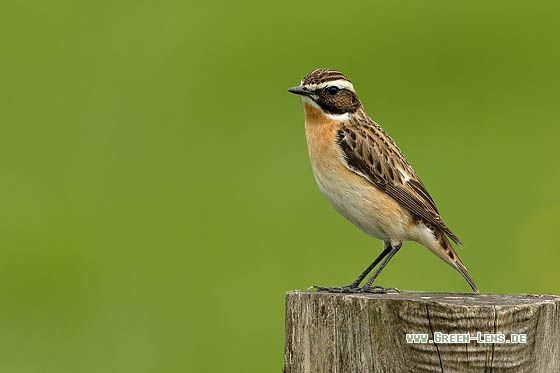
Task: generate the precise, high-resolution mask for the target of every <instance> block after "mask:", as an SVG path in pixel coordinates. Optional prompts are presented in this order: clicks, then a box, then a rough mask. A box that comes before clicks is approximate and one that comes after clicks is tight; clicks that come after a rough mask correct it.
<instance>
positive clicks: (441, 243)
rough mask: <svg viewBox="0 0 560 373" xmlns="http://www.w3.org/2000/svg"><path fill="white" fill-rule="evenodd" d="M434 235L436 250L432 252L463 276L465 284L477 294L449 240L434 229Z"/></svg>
mask: <svg viewBox="0 0 560 373" xmlns="http://www.w3.org/2000/svg"><path fill="white" fill-rule="evenodd" d="M434 235H435V237H436V240H437V243H438V248H437V249H436V250H433V249H432V251H434V252H435V253H436V254H437V255H438V256H439V257H440V258H441V259H443V260H444V261H445V262H446V263H448V264H450V265H451V266H452V267H453V268H455V269H456V270H457V271H458V272H459V273H460V274H461V275H463V277H464V278H465V280H467V282H468V283H469V285H470V286H471V288H472V289H473V291H474V292H475V293H478V287H477V286H476V284H475V283H474V280H473V278H472V277H471V275H470V273H469V271H468V270H467V267H465V265H464V264H463V262H462V261H461V258H459V255H457V252H456V251H455V249H454V248H453V246H451V243H450V242H449V239H448V238H447V236H446V234H445V233H444V232H441V231H439V230H437V229H436V230H435V232H434ZM454 241H455V240H454Z"/></svg>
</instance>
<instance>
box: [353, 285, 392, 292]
mask: <svg viewBox="0 0 560 373" xmlns="http://www.w3.org/2000/svg"><path fill="white" fill-rule="evenodd" d="M360 289H361V290H362V293H373V294H388V293H400V292H401V291H400V290H399V289H397V288H389V287H387V288H384V287H382V286H377V285H375V286H370V285H364V286H362V287H361V288H360Z"/></svg>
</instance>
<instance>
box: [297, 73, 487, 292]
mask: <svg viewBox="0 0 560 373" xmlns="http://www.w3.org/2000/svg"><path fill="white" fill-rule="evenodd" d="M288 91H289V92H291V93H294V94H297V95H300V96H301V99H302V102H303V107H304V110H305V134H306V137H307V147H308V150H309V158H310V160H311V167H312V169H313V173H314V175H315V180H316V181H317V185H318V186H319V189H320V190H321V192H322V193H323V195H324V196H325V197H326V198H327V200H328V201H329V202H330V204H331V205H332V206H333V207H334V208H335V209H336V210H337V211H338V212H339V213H340V214H342V216H344V217H345V218H346V219H348V220H349V221H350V222H352V223H353V224H354V225H355V226H357V227H358V228H359V229H361V230H362V231H364V232H365V233H367V234H369V235H371V236H374V237H377V238H379V239H381V240H383V251H382V252H381V254H380V255H379V256H378V257H377V258H376V259H375V260H374V261H373V262H372V263H371V264H370V265H369V266H368V267H367V268H366V269H365V271H364V272H363V273H362V274H361V275H360V276H358V278H357V279H356V280H355V281H354V282H352V283H351V284H350V285H347V286H342V287H332V288H324V287H316V288H318V289H320V290H329V291H335V292H371V291H379V290H380V291H384V290H385V289H383V288H381V287H379V286H372V284H373V281H374V280H375V279H376V277H377V276H378V275H379V273H381V271H382V270H383V268H384V267H385V266H386V265H387V263H388V262H389V261H390V260H391V258H392V257H393V256H394V255H395V254H396V253H397V251H399V249H400V248H401V245H402V243H403V241H416V242H419V243H421V244H422V245H424V246H426V247H427V248H428V249H430V250H431V251H432V252H433V253H434V254H436V255H437V256H439V257H440V258H441V259H443V260H444V261H445V262H446V263H448V264H449V265H451V266H452V267H453V268H455V269H456V270H457V271H459V272H460V273H461V275H463V277H464V278H465V280H467V282H468V283H469V285H470V286H471V288H472V289H473V291H475V292H478V289H477V287H476V285H475V283H474V281H473V279H472V277H471V275H470V274H469V272H468V271H467V268H466V267H465V266H464V265H463V263H462V262H461V259H460V258H459V256H458V255H457V253H456V252H455V250H454V249H453V246H452V245H451V243H450V242H449V239H451V240H452V241H453V242H455V243H456V244H457V245H460V246H462V243H461V241H460V240H459V238H457V236H456V235H455V234H454V233H453V232H452V231H451V230H450V229H449V228H448V227H447V225H446V224H445V223H444V222H443V220H442V219H441V217H440V215H439V212H438V209H437V207H436V204H435V203H434V200H433V199H432V197H431V196H430V194H429V193H428V191H427V190H426V187H425V186H424V184H423V183H422V181H421V180H420V178H419V177H418V176H416V173H415V172H414V170H413V169H412V167H411V166H410V164H409V163H408V161H407V160H406V158H405V157H404V155H403V154H402V153H401V151H400V149H399V148H398V146H397V145H396V144H395V142H394V141H393V139H392V138H391V137H390V136H389V135H388V134H387V132H385V130H383V128H381V126H379V125H378V124H377V123H376V122H375V121H373V120H372V119H371V118H370V117H369V116H368V115H367V114H366V113H365V111H364V108H363V106H362V103H361V102H360V100H359V98H358V96H357V95H356V91H355V90H354V86H353V85H352V83H351V82H350V80H348V78H347V77H346V76H344V75H343V74H342V73H341V72H339V71H335V70H329V69H317V70H314V71H312V72H310V73H309V74H307V75H306V76H305V77H304V78H303V79H302V80H301V84H300V85H299V86H297V87H293V88H290V89H289V90H288ZM380 262H381V264H380V265H379V267H378V268H377V269H376V270H375V272H374V273H373V274H372V275H371V277H370V278H369V279H368V280H367V281H366V283H365V284H364V285H363V286H362V287H360V284H361V283H362V281H363V280H364V279H365V277H366V276H367V275H368V274H369V273H370V272H371V271H372V270H373V268H375V267H376V266H377V265H378V264H379V263H380Z"/></svg>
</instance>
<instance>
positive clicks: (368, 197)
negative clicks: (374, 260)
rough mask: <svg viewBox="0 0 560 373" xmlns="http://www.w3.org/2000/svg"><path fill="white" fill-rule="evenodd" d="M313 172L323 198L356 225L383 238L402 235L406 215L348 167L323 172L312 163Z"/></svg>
mask: <svg viewBox="0 0 560 373" xmlns="http://www.w3.org/2000/svg"><path fill="white" fill-rule="evenodd" d="M343 167H344V166H343ZM341 171H347V170H346V169H345V170H341ZM313 172H314V174H315V180H316V181H317V185H318V186H319V189H320V190H321V192H322V193H323V195H324V196H325V198H326V199H327V200H328V201H329V203H330V204H331V205H332V206H333V207H334V208H335V210H336V211H338V212H339V213H340V214H341V215H342V216H344V217H345V218H346V219H348V220H349V221H350V222H351V223H352V224H354V225H355V226H356V227H358V228H359V229H361V230H362V231H364V232H365V233H367V234H369V235H371V236H374V237H376V238H379V239H381V240H384V241H399V240H401V239H403V238H404V237H402V236H403V235H404V234H405V231H406V225H407V224H408V221H407V220H408V219H407V218H406V219H402V217H399V216H398V214H395V212H396V211H394V210H391V208H392V207H393V206H388V203H387V198H388V196H386V195H385V193H383V192H382V191H379V190H378V189H377V188H375V187H374V186H373V185H371V183H369V182H368V181H367V180H365V179H363V178H362V177H361V176H359V175H356V174H352V173H351V171H348V173H347V172H343V173H342V174H343V175H341V174H340V173H338V172H337V171H336V170H334V169H332V170H327V172H325V170H323V171H321V170H318V169H315V167H314V170H313ZM389 204H391V202H389Z"/></svg>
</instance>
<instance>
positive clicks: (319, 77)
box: [288, 69, 362, 117]
mask: <svg viewBox="0 0 560 373" xmlns="http://www.w3.org/2000/svg"><path fill="white" fill-rule="evenodd" d="M288 92H291V93H294V94H296V95H300V96H301V97H302V101H303V103H304V105H305V104H308V105H311V106H314V107H316V108H318V109H320V110H321V111H322V112H323V113H324V114H326V115H328V116H331V117H338V116H347V115H351V114H353V113H355V112H356V110H358V109H359V108H360V107H361V106H362V104H361V102H360V100H359V99H358V96H357V95H356V91H355V90H354V86H353V85H352V83H351V82H350V80H348V78H347V77H346V76H344V74H342V73H341V72H339V71H336V70H329V69H317V70H313V71H312V72H310V73H309V74H307V75H306V76H304V77H303V79H302V80H301V84H300V85H299V86H297V87H292V88H290V89H288ZM306 110H307V109H306Z"/></svg>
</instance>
